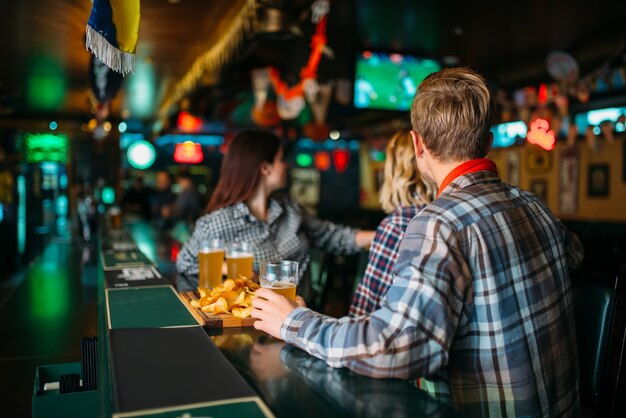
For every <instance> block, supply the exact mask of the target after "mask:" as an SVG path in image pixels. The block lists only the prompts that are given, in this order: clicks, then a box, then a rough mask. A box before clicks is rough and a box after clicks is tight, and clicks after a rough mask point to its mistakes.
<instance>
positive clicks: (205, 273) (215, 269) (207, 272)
mask: <svg viewBox="0 0 626 418" xmlns="http://www.w3.org/2000/svg"><path fill="white" fill-rule="evenodd" d="M224 250H225V249H224V241H222V240H221V239H209V240H206V241H202V242H201V243H200V248H199V249H198V286H199V287H204V288H208V289H213V288H214V287H216V286H219V285H220V284H222V264H223V263H224Z"/></svg>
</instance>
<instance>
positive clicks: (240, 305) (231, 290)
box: [191, 276, 261, 318]
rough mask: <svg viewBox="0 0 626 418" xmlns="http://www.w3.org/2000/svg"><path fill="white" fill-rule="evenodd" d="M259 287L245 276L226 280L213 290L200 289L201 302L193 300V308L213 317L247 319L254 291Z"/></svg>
mask: <svg viewBox="0 0 626 418" xmlns="http://www.w3.org/2000/svg"><path fill="white" fill-rule="evenodd" d="M259 287H261V286H259V285H258V284H257V283H254V282H253V281H252V280H249V279H247V278H245V277H243V276H240V278H239V279H235V280H232V279H226V280H224V283H222V284H221V285H219V286H217V287H215V288H213V289H205V288H202V287H199V288H198V292H199V293H200V300H192V301H191V306H193V307H194V308H200V309H202V311H203V312H207V313H210V314H213V315H217V314H222V313H224V314H232V315H233V316H236V317H238V318H247V317H249V316H250V312H251V311H252V299H253V298H254V291H255V290H257V289H258V288H259Z"/></svg>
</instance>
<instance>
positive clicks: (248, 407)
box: [113, 397, 274, 418]
mask: <svg viewBox="0 0 626 418" xmlns="http://www.w3.org/2000/svg"><path fill="white" fill-rule="evenodd" d="M273 416H274V415H273V414H272V413H271V411H270V410H269V409H268V408H267V406H265V404H264V403H263V401H261V399H259V398H256V397H255V398H241V399H231V400H226V401H218V402H207V403H205V404H196V405H184V406H176V407H172V408H162V409H149V410H145V411H137V412H130V413H122V414H113V418H126V417H158V418H180V417H211V418H232V417H246V418H267V417H273Z"/></svg>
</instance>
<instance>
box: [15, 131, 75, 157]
mask: <svg viewBox="0 0 626 418" xmlns="http://www.w3.org/2000/svg"><path fill="white" fill-rule="evenodd" d="M68 142H69V140H68V139H67V135H57V134H27V135H26V138H25V139H24V159H25V160H26V162H27V163H42V162H45V161H54V162H59V163H65V162H66V161H67V149H68Z"/></svg>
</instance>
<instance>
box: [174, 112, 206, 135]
mask: <svg viewBox="0 0 626 418" xmlns="http://www.w3.org/2000/svg"><path fill="white" fill-rule="evenodd" d="M177 124H178V130H180V131H181V132H198V131H199V130H200V128H201V127H202V119H200V118H197V117H195V116H193V115H191V114H190V113H189V112H180V113H179V114H178V122H177Z"/></svg>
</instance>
